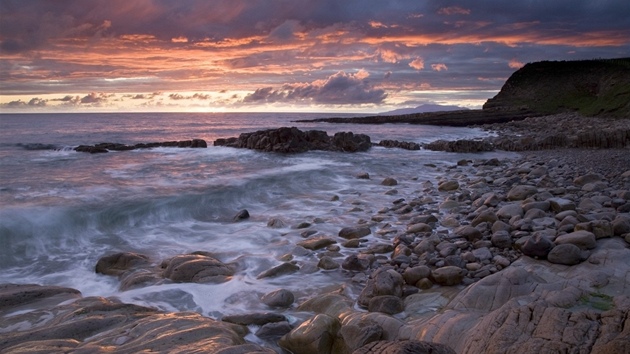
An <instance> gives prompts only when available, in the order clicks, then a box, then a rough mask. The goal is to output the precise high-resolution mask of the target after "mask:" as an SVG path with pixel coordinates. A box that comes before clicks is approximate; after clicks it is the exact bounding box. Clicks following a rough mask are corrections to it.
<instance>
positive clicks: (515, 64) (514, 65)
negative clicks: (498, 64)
mask: <svg viewBox="0 0 630 354" xmlns="http://www.w3.org/2000/svg"><path fill="white" fill-rule="evenodd" d="M508 66H509V67H510V68H512V69H520V68H522V67H523V66H525V64H523V63H521V62H520V61H518V60H516V59H512V60H510V62H509V63H508Z"/></svg>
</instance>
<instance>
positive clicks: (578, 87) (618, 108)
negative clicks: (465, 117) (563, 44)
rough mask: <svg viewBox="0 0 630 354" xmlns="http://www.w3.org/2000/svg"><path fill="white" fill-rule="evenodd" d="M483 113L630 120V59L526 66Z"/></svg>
mask: <svg viewBox="0 0 630 354" xmlns="http://www.w3.org/2000/svg"><path fill="white" fill-rule="evenodd" d="M483 109H484V111H496V110H499V111H503V110H530V111H534V112H538V113H543V114H553V113H560V112H566V111H577V112H579V113H581V114H583V115H587V116H594V115H601V116H613V117H627V118H630V58H621V59H601V60H580V61H541V62H536V63H530V64H527V65H525V66H524V67H522V68H521V69H519V70H517V71H516V72H515V73H514V74H512V76H511V77H510V78H509V79H508V80H507V82H506V83H505V84H504V85H503V87H502V88H501V91H500V92H499V93H498V94H497V95H496V96H495V97H493V98H491V99H489V100H488V101H487V102H486V104H485V105H484V106H483Z"/></svg>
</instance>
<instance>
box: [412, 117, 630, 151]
mask: <svg viewBox="0 0 630 354" xmlns="http://www.w3.org/2000/svg"><path fill="white" fill-rule="evenodd" d="M485 128H486V129H489V130H492V131H496V132H497V133H498V136H494V137H488V138H484V139H482V140H456V141H445V140H438V141H434V142H431V143H429V144H425V145H424V148H425V149H429V150H435V151H448V152H465V153H467V152H482V151H493V150H503V151H537V150H550V149H558V148H587V149H592V148H595V149H619V148H625V147H627V146H630V120H629V119H611V118H598V117H583V116H580V115H579V114H576V113H562V114H556V115H553V116H544V117H530V118H527V119H524V120H521V121H515V122H509V123H502V124H493V125H487V126H485Z"/></svg>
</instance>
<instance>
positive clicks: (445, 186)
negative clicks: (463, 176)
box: [438, 180, 459, 192]
mask: <svg viewBox="0 0 630 354" xmlns="http://www.w3.org/2000/svg"><path fill="white" fill-rule="evenodd" d="M458 188H459V182H457V181H455V180H449V181H443V182H440V184H438V190H439V191H441V192H448V191H454V190H456V189H458Z"/></svg>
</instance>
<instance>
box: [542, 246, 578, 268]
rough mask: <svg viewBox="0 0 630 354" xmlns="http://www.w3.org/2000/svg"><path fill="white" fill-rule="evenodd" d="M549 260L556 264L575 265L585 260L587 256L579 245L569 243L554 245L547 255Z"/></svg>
mask: <svg viewBox="0 0 630 354" xmlns="http://www.w3.org/2000/svg"><path fill="white" fill-rule="evenodd" d="M547 260H548V261H549V262H551V263H556V264H564V265H575V264H578V263H580V262H582V261H584V260H585V258H584V257H583V256H582V250H581V249H580V248H579V247H578V246H576V245H574V244H571V243H567V244H561V245H557V246H556V247H554V248H553V249H552V250H551V251H550V252H549V254H548V255H547Z"/></svg>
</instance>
